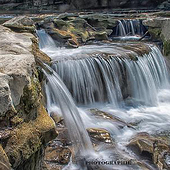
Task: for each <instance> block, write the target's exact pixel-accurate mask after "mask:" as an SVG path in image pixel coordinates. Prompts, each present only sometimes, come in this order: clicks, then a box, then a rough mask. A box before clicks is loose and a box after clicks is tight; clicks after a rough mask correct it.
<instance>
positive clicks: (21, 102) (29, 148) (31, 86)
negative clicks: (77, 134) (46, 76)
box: [0, 26, 57, 169]
mask: <svg viewBox="0 0 170 170" xmlns="http://www.w3.org/2000/svg"><path fill="white" fill-rule="evenodd" d="M33 38H34V36H33V35H32V34H30V33H16V32H13V31H11V30H10V29H9V28H6V27H3V26H0V128H1V130H0V140H1V143H2V147H3V149H4V151H5V153H6V154H7V156H8V158H9V161H10V163H11V166H12V167H13V168H18V169H35V167H36V168H37V167H38V166H39V161H40V158H42V153H41V152H43V151H42V150H43V148H44V144H46V143H47V142H49V140H52V139H54V138H55V137H56V136H57V133H56V130H55V125H54V122H53V121H52V119H51V118H50V117H49V115H48V114H47V112H46V110H45V108H44V107H43V105H42V104H41V95H42V94H41V86H40V83H39V80H38V72H37V70H36V65H35V58H34V55H33V42H32V39H33ZM9 129H10V130H9ZM7 165H8V164H7ZM38 168H40V167H38Z"/></svg>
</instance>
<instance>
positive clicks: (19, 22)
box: [3, 16, 35, 32]
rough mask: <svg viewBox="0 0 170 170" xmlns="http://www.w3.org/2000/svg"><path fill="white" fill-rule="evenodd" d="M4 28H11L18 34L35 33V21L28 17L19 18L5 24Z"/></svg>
mask: <svg viewBox="0 0 170 170" xmlns="http://www.w3.org/2000/svg"><path fill="white" fill-rule="evenodd" d="M3 26H5V27H8V28H11V29H13V30H15V31H18V32H34V31H35V25H34V21H33V20H32V19H30V18H29V17H26V16H19V17H14V18H12V19H10V20H9V21H6V22H5V23H3Z"/></svg>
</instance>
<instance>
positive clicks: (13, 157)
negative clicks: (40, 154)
mask: <svg viewBox="0 0 170 170" xmlns="http://www.w3.org/2000/svg"><path fill="white" fill-rule="evenodd" d="M37 114H38V115H37V118H36V119H35V120H34V121H30V122H29V123H23V124H21V125H19V126H17V127H16V128H15V129H14V130H12V131H11V137H10V138H9V139H8V142H7V144H6V147H5V152H6V153H7V155H8V158H9V160H10V163H11V164H12V166H13V167H14V168H15V167H18V166H19V165H20V164H22V163H23V162H24V161H27V160H28V159H29V158H30V157H31V156H32V155H33V154H34V153H35V152H37V151H38V150H39V149H40V148H41V146H42V145H43V144H44V143H47V142H49V141H50V140H52V139H54V137H56V132H55V127H54V123H53V121H52V120H51V118H50V117H49V116H48V114H47V113H46V111H45V109H44V107H43V106H42V105H41V106H39V108H38V113H37Z"/></svg>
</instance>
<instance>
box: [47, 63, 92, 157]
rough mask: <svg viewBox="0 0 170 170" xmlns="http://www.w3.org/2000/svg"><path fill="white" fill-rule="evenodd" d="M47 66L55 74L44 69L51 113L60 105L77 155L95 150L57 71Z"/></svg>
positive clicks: (48, 108) (48, 105)
mask: <svg viewBox="0 0 170 170" xmlns="http://www.w3.org/2000/svg"><path fill="white" fill-rule="evenodd" d="M46 67H47V68H48V69H49V70H50V72H53V74H47V73H46V72H45V71H44V73H45V75H46V76H47V83H46V85H45V89H46V95H47V110H48V112H49V113H50V112H55V107H56V105H59V107H60V109H61V111H62V114H63V117H64V121H65V125H66V127H67V130H68V134H69V137H70V139H71V142H72V145H73V147H74V152H75V154H76V156H85V155H86V154H89V152H91V151H93V149H92V148H93V147H92V144H91V141H90V138H89V136H88V133H87V131H86V129H85V127H84V124H83V122H82V119H81V117H80V115H79V111H78V108H77V107H76V105H75V103H74V101H73V99H72V97H71V95H70V93H69V91H68V90H67V88H66V86H65V84H64V83H63V82H62V80H61V79H60V77H59V76H58V75H57V73H55V71H53V70H52V69H51V68H50V67H49V66H47V65H46Z"/></svg>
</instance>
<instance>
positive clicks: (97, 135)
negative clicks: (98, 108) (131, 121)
mask: <svg viewBox="0 0 170 170" xmlns="http://www.w3.org/2000/svg"><path fill="white" fill-rule="evenodd" d="M87 131H88V133H89V135H90V137H91V138H92V139H93V140H94V141H97V142H105V143H112V142H113V141H112V138H111V136H110V134H109V132H108V131H107V130H105V129H99V128H88V129H87ZM94 143H96V142H94Z"/></svg>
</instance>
